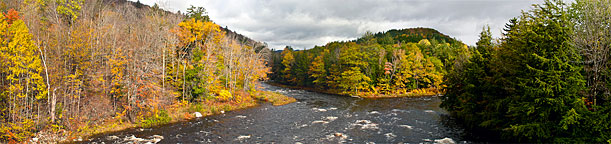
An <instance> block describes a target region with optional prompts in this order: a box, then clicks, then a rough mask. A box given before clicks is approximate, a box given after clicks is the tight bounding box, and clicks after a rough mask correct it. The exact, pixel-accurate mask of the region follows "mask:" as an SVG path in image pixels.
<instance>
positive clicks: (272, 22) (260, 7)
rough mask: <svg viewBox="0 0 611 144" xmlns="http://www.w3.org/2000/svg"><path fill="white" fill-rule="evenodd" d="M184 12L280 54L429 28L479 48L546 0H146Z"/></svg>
mask: <svg viewBox="0 0 611 144" xmlns="http://www.w3.org/2000/svg"><path fill="white" fill-rule="evenodd" d="M141 2H142V3H145V4H149V5H152V4H154V3H159V4H160V5H161V7H162V8H165V9H168V10H171V11H177V10H180V11H182V12H184V11H186V9H187V8H188V7H189V6H190V5H194V6H202V7H204V8H206V10H207V11H208V14H209V15H210V17H211V19H212V20H213V21H214V22H216V23H217V24H219V25H221V26H227V27H228V28H229V29H232V30H234V31H237V32H238V33H241V34H244V35H246V36H248V37H250V38H252V39H255V40H258V41H263V42H267V43H268V44H269V45H270V47H272V48H276V49H280V48H282V47H284V46H285V45H290V46H293V47H296V48H298V49H303V48H306V49H307V48H312V47H313V46H314V45H324V44H326V43H327V42H331V41H342V40H352V39H356V38H357V37H360V36H361V35H362V34H364V33H365V32H367V31H371V32H382V31H386V30H389V29H402V28H413V27H430V28H434V29H437V30H439V31H440V32H442V33H444V34H447V35H449V36H451V37H455V38H457V39H458V40H461V41H463V42H465V43H466V44H468V45H474V44H475V42H476V41H477V39H478V34H479V32H480V31H481V29H482V27H483V26H485V25H489V26H490V27H491V30H492V33H493V35H494V36H495V37H500V34H501V30H502V28H503V27H504V25H505V23H506V22H507V21H508V20H509V19H510V18H513V17H516V16H519V15H520V12H521V11H522V10H525V11H527V10H530V9H531V7H532V6H531V5H532V4H534V3H541V0H535V1H533V0H308V1H304V0H205V1H203V0H141Z"/></svg>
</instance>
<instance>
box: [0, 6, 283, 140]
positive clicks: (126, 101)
mask: <svg viewBox="0 0 611 144" xmlns="http://www.w3.org/2000/svg"><path fill="white" fill-rule="evenodd" d="M0 38H1V41H0V67H1V68H0V92H1V93H0V143H2V142H10V143H13V142H24V141H27V140H28V139H30V138H31V137H38V138H40V140H39V142H58V141H72V140H74V139H81V136H82V137H86V136H90V135H93V134H98V133H102V132H108V131H115V130H120V129H124V128H130V127H150V126H154V125H160V124H165V123H169V122H174V121H180V120H184V119H189V118H192V117H193V116H192V115H191V114H190V113H193V112H201V113H203V114H204V115H210V114H214V113H220V112H224V111H229V110H233V109H237V108H245V107H250V106H253V105H256V104H257V101H258V100H259V99H261V100H263V99H264V100H267V99H268V97H269V96H268V95H270V96H276V99H277V100H278V101H279V102H280V101H284V102H290V101H291V100H290V99H289V100H286V99H287V97H284V96H282V95H280V96H278V95H277V94H269V93H265V92H259V91H257V90H256V87H257V85H258V81H259V80H263V79H266V76H267V73H268V71H269V69H268V68H267V67H266V65H265V63H266V59H267V58H266V53H269V49H267V48H266V47H265V45H262V43H259V42H255V41H253V40H250V39H248V38H246V37H244V36H242V35H239V34H236V33H234V32H231V31H229V30H228V29H226V28H221V27H220V26H219V25H217V24H215V23H214V22H213V21H212V20H211V19H210V18H209V17H208V16H207V13H206V11H205V9H204V8H201V7H191V8H189V9H188V11H187V12H185V13H184V14H180V13H179V14H175V13H171V12H167V11H165V10H162V9H160V8H159V6H158V5H154V6H152V7H149V6H146V5H143V4H141V3H139V2H128V1H125V0H25V1H22V0H8V1H4V0H3V1H0ZM269 98H270V99H271V98H272V97H269ZM293 101H294V99H293ZM41 135H45V136H46V137H44V136H43V137H41Z"/></svg>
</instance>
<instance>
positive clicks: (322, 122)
mask: <svg viewBox="0 0 611 144" xmlns="http://www.w3.org/2000/svg"><path fill="white" fill-rule="evenodd" d="M317 123H321V124H327V123H329V122H328V121H323V120H315V121H312V124H317Z"/></svg>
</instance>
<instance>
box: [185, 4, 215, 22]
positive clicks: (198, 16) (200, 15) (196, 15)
mask: <svg viewBox="0 0 611 144" xmlns="http://www.w3.org/2000/svg"><path fill="white" fill-rule="evenodd" d="M187 19H195V20H199V21H202V22H212V21H211V20H210V17H208V12H206V9H205V8H204V7H195V6H193V5H191V7H190V8H187Z"/></svg>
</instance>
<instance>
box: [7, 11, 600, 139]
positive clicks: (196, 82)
mask: <svg viewBox="0 0 611 144" xmlns="http://www.w3.org/2000/svg"><path fill="white" fill-rule="evenodd" d="M610 7H611V1H610V0H576V1H575V2H572V3H565V2H563V1H562V0H544V1H543V2H542V3H541V4H535V5H533V6H532V7H531V9H529V10H523V11H522V13H521V14H520V15H518V16H516V17H514V18H512V19H509V20H508V22H507V23H506V24H505V26H504V28H503V29H502V32H501V33H502V34H501V37H498V38H495V37H493V35H492V33H491V30H490V27H488V26H484V27H483V28H482V31H481V32H480V34H479V40H478V41H477V42H476V43H475V45H474V46H468V45H467V44H465V43H463V42H461V41H460V40H457V39H455V38H452V37H450V36H448V35H445V34H443V33H442V32H439V31H437V30H435V29H433V28H424V27H417V28H405V29H392V30H388V31H383V32H376V33H374V32H367V33H365V34H363V35H362V36H361V37H359V38H356V39H354V40H348V41H334V42H329V43H327V44H325V45H322V46H314V47H313V48H308V49H305V48H304V49H294V48H293V47H291V46H286V47H285V48H284V49H283V50H270V49H269V48H267V44H266V43H264V42H258V41H255V40H252V39H250V38H248V37H246V36H244V35H242V34H239V33H237V32H234V31H232V30H230V29H229V28H227V27H225V28H223V27H221V26H219V25H218V24H217V23H215V22H214V21H213V20H212V19H211V18H210V17H209V16H208V15H207V11H206V9H204V8H203V7H194V6H191V7H190V8H189V9H188V10H187V11H185V12H184V13H181V12H180V11H179V12H178V13H172V12H169V11H166V10H163V9H161V8H160V7H159V5H156V4H155V5H153V6H147V5H144V4H142V3H140V2H139V1H138V2H130V1H126V0H3V1H0V38H1V39H0V143H27V142H41V143H55V142H75V141H82V139H87V138H88V137H90V136H94V135H98V134H103V133H108V132H114V131H120V130H124V129H129V128H149V127H154V126H159V125H164V124H170V123H174V122H179V121H187V120H192V119H194V118H195V117H199V116H194V115H196V114H195V113H198V114H199V113H201V114H203V115H206V116H207V115H213V114H220V113H225V111H232V110H237V109H243V108H248V107H253V106H256V105H258V104H259V103H260V102H271V103H272V105H274V106H278V105H284V104H288V103H291V102H295V101H297V100H296V99H295V98H292V97H287V96H285V95H282V94H280V93H276V92H270V91H262V90H259V88H260V83H261V82H268V83H270V84H274V85H279V86H284V87H290V88H298V89H306V90H310V91H315V92H321V93H327V94H333V95H344V96H353V97H360V98H351V99H342V100H344V101H346V103H347V102H352V101H356V102H354V103H358V102H361V101H363V102H362V103H361V104H363V105H366V104H368V103H369V100H388V99H376V98H393V99H392V100H395V99H394V97H407V98H438V99H436V100H438V102H439V101H441V102H440V103H441V105H440V106H437V104H436V105H435V107H436V108H439V107H441V108H443V109H445V110H443V111H447V112H446V113H449V115H450V116H451V119H452V120H455V121H456V122H457V123H459V124H460V126H461V127H464V128H465V130H466V131H469V133H473V135H478V137H483V138H484V140H483V141H489V142H524V143H611V59H610V58H609V56H610V55H611V52H610V49H611V30H610V27H611V9H609V8H610ZM289 91H290V90H289ZM291 92H295V91H291ZM296 93H300V94H302V95H307V94H308V93H306V92H305V91H297V92H296ZM307 96H311V95H307ZM318 97H321V96H318ZM344 98H350V97H344ZM362 98H371V99H362ZM329 99H332V98H329ZM396 99H398V100H397V101H399V98H396ZM400 100H405V99H400ZM410 100H411V99H410ZM416 102H418V101H416ZM420 102H422V101H420ZM304 103H306V102H304ZM321 103H324V102H321ZM354 103H351V104H354ZM372 103H373V102H372ZM429 103H430V101H429ZM376 104H379V103H376ZM412 104H413V103H406V104H405V105H412ZM299 106H303V107H297V108H302V109H305V110H310V111H308V112H312V111H313V112H314V113H323V112H326V111H332V110H337V109H343V108H345V107H339V106H337V107H327V106H324V105H323V106H324V107H323V106H320V105H317V104H309V105H308V104H303V105H299ZM311 106H317V107H311ZM366 106H367V105H366ZM350 107H352V105H351V106H350ZM367 108H369V109H373V110H372V111H365V112H364V113H366V114H365V115H367V116H368V115H375V114H376V113H377V114H378V115H380V113H383V112H385V111H382V110H377V109H375V108H377V107H365V108H363V109H360V111H357V110H359V109H357V110H354V109H352V110H354V111H350V110H343V111H342V112H346V111H349V112H352V113H354V114H355V116H354V117H356V116H357V115H356V112H361V111H363V110H369V109H367ZM265 109H266V110H267V108H265ZM302 109H299V110H302ZM389 109H392V111H391V112H393V113H394V114H395V115H394V116H396V115H397V113H395V112H401V111H404V110H402V109H394V107H393V108H389ZM389 111H390V110H389ZM374 112H375V113H374ZM352 113H348V114H343V115H339V116H338V117H341V118H342V119H348V118H347V117H342V116H345V115H350V117H352V115H351V114H352ZM422 113H425V114H431V116H432V117H435V119H433V120H431V121H433V122H436V121H434V120H437V119H439V117H440V116H439V115H432V114H437V113H441V112H437V111H433V110H430V109H426V110H423V111H422ZM201 114H200V115H201ZM240 116H241V117H246V116H242V115H240ZM324 116H325V117H323V118H325V119H323V120H319V119H317V120H315V121H313V122H311V123H310V122H308V124H310V125H314V124H321V125H323V126H325V125H324V124H326V123H330V122H332V121H333V120H335V119H338V117H334V116H328V115H324ZM383 116H385V115H383ZM409 116H410V117H412V116H413V115H409ZM362 117H364V116H362ZM359 118H361V117H359ZM364 118H367V117H364ZM393 118H396V117H393ZM389 119H391V118H389ZM406 119H408V118H406ZM299 120H301V119H299ZM324 120H327V121H324ZM373 120H376V119H373ZM391 120H392V119H391ZM340 121H341V120H340ZM404 121H408V120H404ZM325 122H326V123H325ZM374 122H375V121H370V120H361V119H359V120H357V122H355V123H353V125H352V126H353V127H354V126H355V125H356V126H361V127H360V129H359V131H358V132H361V131H360V130H363V129H364V128H363V127H364V126H365V125H367V126H376V127H375V128H376V129H379V128H378V127H377V125H378V124H377V123H374ZM378 123H379V125H382V124H384V122H378ZM295 124H296V123H295ZM306 126H307V125H306ZM399 126H401V127H402V128H405V129H412V127H413V126H410V125H399ZM414 127H415V126H414ZM324 128H325V129H326V127H324ZM342 128H343V127H342ZM436 128H437V129H439V127H436ZM229 129H231V128H229ZM265 130H267V129H265ZM402 130H403V129H402ZM234 131H235V130H234ZM431 133H432V132H431ZM378 134H380V133H379V131H378ZM386 134H388V135H386ZM386 134H385V135H384V136H385V137H384V138H385V139H386V140H387V142H388V137H393V136H394V137H397V136H396V135H394V134H393V133H386ZM338 135H339V136H338ZM343 136H345V135H343V134H342V133H339V134H337V133H332V134H331V135H329V137H331V138H336V137H339V139H341V137H343ZM239 137H248V138H250V137H251V135H244V136H242V135H241V134H240V136H239ZM33 138H36V141H34V139H33ZM219 138H220V137H219ZM364 138H368V137H364ZM253 139H254V138H253ZM444 139H445V138H444ZM450 140H451V139H450ZM344 142H345V141H344ZM428 142H431V140H430V139H429V141H428ZM435 142H436V141H435ZM465 142H466V141H465ZM476 142H477V141H476Z"/></svg>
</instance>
